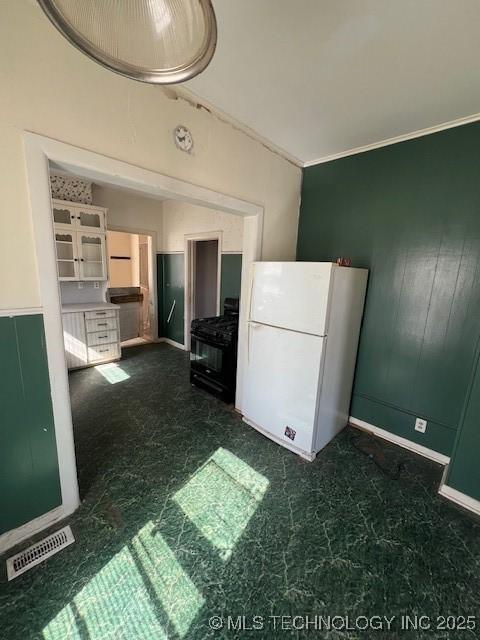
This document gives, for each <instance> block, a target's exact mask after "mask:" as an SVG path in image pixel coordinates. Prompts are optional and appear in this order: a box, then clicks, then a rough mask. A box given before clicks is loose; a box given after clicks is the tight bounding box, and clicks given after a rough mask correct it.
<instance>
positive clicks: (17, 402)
mask: <svg viewBox="0 0 480 640" xmlns="http://www.w3.org/2000/svg"><path fill="white" fill-rule="evenodd" d="M0 359H1V362H2V374H1V378H2V379H1V385H0V406H1V412H2V416H1V423H0V533H4V532H5V531H9V530H10V529H14V528H16V527H19V526H20V525H22V524H25V523H26V522H28V521H30V520H32V519H33V518H36V517H38V516H40V515H43V514H44V513H46V512H47V511H50V510H51V509H54V508H55V507H58V506H59V505H60V504H61V502H62V497H61V491H60V478H59V472H58V458H57V449H56V443H55V428H54V421H53V411H52V401H51V394H50V382H49V377H48V365H47V355H46V348H45V338H44V330H43V318H42V316H41V315H30V316H17V317H13V318H10V317H4V318H0Z"/></svg>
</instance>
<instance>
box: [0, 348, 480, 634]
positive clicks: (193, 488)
mask: <svg viewBox="0 0 480 640" xmlns="http://www.w3.org/2000/svg"><path fill="white" fill-rule="evenodd" d="M104 376H106V377H104ZM109 380H110V381H109ZM111 382H115V383H114V384H111ZM71 395H72V408H73V416H74V424H75V435H76V446H77V457H78V467H79V478H80V489H81V493H82V499H83V502H82V505H81V507H80V508H79V509H78V511H77V512H76V513H75V514H74V515H73V517H71V518H69V519H68V522H69V523H70V524H71V526H72V529H73V532H74V534H75V537H76V542H75V544H74V545H72V546H70V547H68V548H67V549H65V550H63V551H62V552H61V553H59V554H57V555H55V556H53V557H52V558H50V559H48V560H47V561H46V562H44V563H43V564H41V565H39V566H37V567H35V568H33V569H32V570H30V571H29V572H27V573H26V574H24V575H22V576H20V577H19V578H18V579H16V580H15V581H13V582H11V583H5V581H3V582H2V584H0V638H1V639H2V640H3V639H5V640H16V639H22V640H28V639H31V638H45V639H48V640H64V639H67V638H68V639H73V638H75V639H81V640H119V639H125V640H130V639H132V640H137V639H138V640H146V639H155V640H157V639H161V638H172V639H183V638H185V639H202V638H210V637H219V638H220V637H222V638H227V637H228V638H236V637H242V638H257V639H260V638H281V637H297V638H300V637H310V636H311V637H315V636H316V637H321V638H348V639H353V638H387V637H389V638H392V637H393V638H396V637H402V638H403V637H407V638H415V639H416V638H462V637H468V638H477V637H480V632H479V631H478V625H480V602H479V599H480V526H479V524H478V522H476V521H475V520H474V519H472V518H471V517H470V516H468V515H466V514H464V513H462V512H461V511H459V510H457V509H456V508H454V507H453V506H452V505H450V504H449V503H447V502H445V501H443V500H442V499H441V498H440V497H438V496H437V494H436V489H437V487H438V483H439V480H440V475H441V468H440V467H439V466H438V465H435V464H433V463H430V462H428V461H426V460H424V459H421V458H418V457H416V456H415V455H413V454H409V453H408V452H405V451H403V450H400V449H398V448H396V447H393V446H390V445H387V444H384V443H381V445H380V448H381V451H382V452H383V464H384V465H385V466H386V467H387V468H388V469H389V470H390V471H393V470H394V469H395V468H396V466H397V464H398V463H399V462H400V461H403V463H404V468H403V470H402V471H401V473H400V477H399V478H398V479H392V478H391V477H389V476H388V475H385V474H384V473H382V471H381V470H380V469H379V468H378V467H377V466H376V465H375V464H374V463H373V462H372V460H371V459H369V458H368V457H367V456H365V455H363V453H361V452H360V451H358V449H357V448H356V447H355V446H354V445H355V444H358V443H357V442H356V440H355V438H356V434H357V432H356V431H354V430H352V429H347V430H345V431H344V432H342V433H341V434H340V435H339V436H338V437H337V438H336V439H335V440H334V442H332V443H331V444H330V445H329V446H328V447H327V448H326V449H325V450H324V451H322V452H321V454H320V455H319V456H318V457H317V459H316V460H315V461H314V462H313V463H307V462H304V461H303V460H301V459H300V458H298V457H297V456H295V455H293V454H292V453H290V452H288V451H287V450H285V449H283V448H281V447H279V446H277V445H276V444H274V443H273V442H270V441H269V440H267V439H266V438H264V437H263V436H261V435H260V434H258V433H257V432H255V431H254V430H253V429H251V428H250V427H248V426H247V425H245V424H244V423H242V421H241V420H240V418H239V416H238V415H236V414H235V412H234V411H233V410H232V409H231V408H230V407H227V406H225V405H224V404H222V403H220V402H218V401H217V400H215V399H214V398H212V397H210V396H209V395H207V394H206V393H204V392H202V391H199V390H197V389H194V388H192V387H190V385H189V382H188V358H187V355H186V354H184V353H182V352H180V351H177V350H175V349H173V348H171V347H168V346H166V345H149V346H143V347H135V348H130V349H128V350H126V351H125V358H124V360H123V361H122V362H121V363H120V368H118V367H110V368H109V367H106V368H105V369H104V370H103V374H101V373H100V372H99V371H98V370H95V369H87V370H84V371H79V372H75V373H73V374H72V375H71ZM362 437H363V438H364V440H363V441H362V442H361V443H360V444H361V446H365V445H369V446H371V443H370V444H369V442H367V440H365V436H362ZM376 446H377V447H378V445H376ZM216 615H218V616H221V617H222V622H221V623H219V622H218V620H217V619H214V620H213V622H212V623H211V624H212V625H217V626H219V625H220V624H223V627H222V628H221V629H219V630H215V629H212V628H210V626H209V619H210V618H211V617H212V616H216ZM406 615H408V616H411V618H412V619H413V618H414V617H415V616H429V619H428V620H427V618H423V619H422V620H421V623H422V625H423V626H424V627H426V626H427V623H428V624H430V629H429V630H426V629H424V630H416V631H415V630H410V631H402V630H401V625H402V619H401V617H402V616H406ZM228 616H231V618H230V619H229V618H228ZM238 616H245V617H244V618H243V619H242V618H241V617H240V618H237V617H238ZM253 616H258V617H257V618H253ZM277 616H285V617H284V618H283V619H281V618H279V617H277ZM292 616H309V619H308V620H305V618H302V617H298V618H292ZM315 616H318V617H317V618H316V617H315ZM320 616H323V618H320ZM329 616H330V619H329V618H328V617H329ZM334 616H337V617H336V618H334ZM362 616H365V617H366V618H367V619H368V620H366V619H365V618H363V617H362ZM381 616H386V617H387V618H388V620H390V625H391V626H390V632H389V631H388V624H387V622H386V621H385V620H384V619H383V618H381ZM394 616H395V618H393V617H394ZM437 616H454V617H457V616H458V618H456V619H455V620H453V619H450V620H449V621H448V622H446V623H445V626H447V624H448V625H449V626H452V625H460V626H462V624H463V626H465V627H466V626H468V624H469V623H468V622H467V621H465V622H463V621H462V616H463V617H468V616H479V617H478V619H477V620H476V623H477V629H476V630H470V631H469V630H466V629H465V630H458V629H457V630H456V631H453V630H442V629H437V628H436V627H437V625H438V624H439V625H440V626H441V625H442V619H441V618H438V619H437ZM392 618H393V620H392ZM369 624H370V625H371V626H370V627H368V628H367V629H366V630H364V627H365V626H367V625H369ZM240 625H243V626H244V627H247V628H244V630H243V631H242V630H240V628H239V626H240ZM329 625H330V631H328V630H327V629H328V626H329ZM380 625H382V626H383V628H381V629H379V628H378V627H379V626H380ZM229 626H230V628H228V627H229ZM234 626H236V627H237V628H236V629H235V628H233V627H234ZM302 626H303V627H305V626H307V627H308V630H305V628H303V629H302V628H301V627H302ZM248 627H257V628H256V629H249V628H248ZM282 627H283V628H282ZM292 627H296V629H295V628H292ZM319 628H321V630H319Z"/></svg>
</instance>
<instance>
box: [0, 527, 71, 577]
mask: <svg viewBox="0 0 480 640" xmlns="http://www.w3.org/2000/svg"><path fill="white" fill-rule="evenodd" d="M72 542H75V538H74V537H73V533H72V530H71V529H70V527H63V529H59V531H55V533H52V534H51V535H49V536H47V537H46V538H44V539H43V540H40V541H39V542H36V543H35V544H32V546H31V547H28V549H25V551H21V552H20V553H17V554H16V555H14V556H12V557H11V558H8V560H7V575H8V579H9V580H13V579H14V578H16V577H17V576H19V575H20V574H22V573H25V571H28V570H29V569H31V568H32V567H34V566H35V565H36V564H39V563H40V562H43V560H45V558H49V557H50V556H53V554H54V553H57V551H60V549H63V548H64V547H68V545H69V544H72Z"/></svg>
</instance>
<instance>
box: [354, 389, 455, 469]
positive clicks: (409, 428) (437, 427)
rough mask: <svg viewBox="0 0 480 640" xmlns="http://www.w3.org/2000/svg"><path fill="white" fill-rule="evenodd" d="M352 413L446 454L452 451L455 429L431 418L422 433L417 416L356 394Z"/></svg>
mask: <svg viewBox="0 0 480 640" xmlns="http://www.w3.org/2000/svg"><path fill="white" fill-rule="evenodd" d="M351 415H353V416H355V417H356V418H359V419H360V420H364V421H365V422H368V423H370V424H373V425H375V426H376V427H379V428H380V429H385V430H386V431H390V432H391V433H394V434H395V435H397V436H401V437H402V438H407V440H411V441H412V442H416V443H417V444H421V445H422V446H424V447H427V448H428V449H433V450H434V451H438V452H439V453H443V454H444V455H446V456H449V455H450V452H451V451H452V448H453V443H454V440H455V433H456V432H455V430H454V429H450V428H448V427H445V426H444V425H442V424H438V423H436V422H432V421H431V420H430V421H429V423H428V428H427V430H426V432H425V433H420V432H419V431H415V419H416V417H417V416H414V415H412V414H410V413H407V412H406V411H402V410H401V409H396V408H394V407H391V406H389V405H386V404H383V403H381V402H378V401H375V400H371V399H370V398H365V397H363V396H360V395H358V394H355V395H354V396H353V398H352V406H351Z"/></svg>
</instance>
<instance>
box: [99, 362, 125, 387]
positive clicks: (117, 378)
mask: <svg viewBox="0 0 480 640" xmlns="http://www.w3.org/2000/svg"><path fill="white" fill-rule="evenodd" d="M95 371H98V373H100V374H102V376H103V377H104V378H105V380H107V382H109V383H110V384H117V382H123V381H124V380H128V379H129V378H130V376H129V375H128V373H127V372H126V371H124V370H123V369H122V367H121V366H120V365H118V364H117V363H116V362H109V363H108V364H98V365H97V366H96V367H95Z"/></svg>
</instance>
